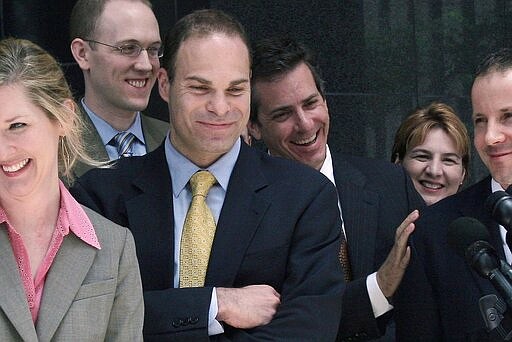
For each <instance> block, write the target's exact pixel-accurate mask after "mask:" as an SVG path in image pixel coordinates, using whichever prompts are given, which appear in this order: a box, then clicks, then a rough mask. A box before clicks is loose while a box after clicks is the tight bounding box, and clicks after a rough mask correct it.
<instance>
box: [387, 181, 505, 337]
mask: <svg viewBox="0 0 512 342" xmlns="http://www.w3.org/2000/svg"><path fill="white" fill-rule="evenodd" d="M490 194H491V184H490V177H487V178H486V179H484V180H482V181H480V182H479V183H477V184H475V185H473V186H471V187H469V188H468V189H466V190H464V191H462V192H460V193H458V194H456V195H453V196H451V197H448V198H446V199H444V200H443V201H440V202H438V203H436V204H435V205H433V206H431V207H429V208H428V209H427V210H426V211H425V212H424V214H423V215H422V217H421V218H420V219H419V221H418V223H417V225H416V230H415V232H414V233H413V237H412V239H411V240H412V241H411V243H412V246H413V254H412V260H411V264H410V265H409V268H408V270H407V272H406V275H405V278H404V280H403V282H402V285H401V286H400V289H399V291H398V293H397V297H396V305H397V306H396V310H395V311H396V323H397V337H398V338H399V340H400V341H489V340H492V338H490V336H489V335H488V334H487V333H486V331H485V325H484V320H483V319H482V316H481V314H480V310H479V307H478V301H479V299H480V298H481V297H482V296H484V295H487V294H496V291H495V290H494V288H493V286H492V284H491V282H490V281H489V280H487V279H484V278H482V277H480V276H479V275H478V274H477V273H476V272H474V271H473V270H472V269H471V267H470V266H469V265H468V264H467V263H466V262H465V260H464V258H462V257H461V256H459V255H457V254H456V253H455V251H454V250H453V249H452V248H451V247H450V246H449V245H448V242H447V230H448V227H449V224H450V223H451V222H452V221H453V220H455V219H456V218H458V217H461V216H469V217H473V218H476V219H477V220H479V221H480V222H482V223H483V224H484V225H485V226H486V227H487V228H488V230H489V233H490V236H491V239H490V240H491V241H490V243H491V244H492V245H493V246H494V248H495V249H496V250H497V251H498V253H499V255H500V257H501V258H504V252H503V247H502V242H501V237H500V235H499V228H498V224H497V223H496V222H494V221H493V219H492V218H491V216H490V213H489V212H487V211H486V210H485V208H484V203H485V200H486V199H487V198H488V197H489V195H490Z"/></svg>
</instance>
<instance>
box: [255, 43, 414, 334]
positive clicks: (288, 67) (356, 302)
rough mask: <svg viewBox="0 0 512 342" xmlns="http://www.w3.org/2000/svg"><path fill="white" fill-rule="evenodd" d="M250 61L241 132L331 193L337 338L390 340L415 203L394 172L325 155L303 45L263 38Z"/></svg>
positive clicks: (317, 89)
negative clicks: (325, 182)
mask: <svg viewBox="0 0 512 342" xmlns="http://www.w3.org/2000/svg"><path fill="white" fill-rule="evenodd" d="M253 58H254V64H253V74H252V82H253V83H252V88H253V93H252V103H251V119H250V123H249V125H248V128H249V132H250V133H251V135H252V136H253V137H255V138H256V139H262V140H263V142H264V143H265V145H266V146H267V147H268V150H269V153H270V154H271V155H275V156H280V157H284V158H287V159H292V160H296V161H298V162H300V163H302V164H306V165H309V166H311V167H312V168H314V169H316V170H318V171H320V172H321V173H323V174H324V175H325V176H327V178H329V180H330V181H331V182H332V183H333V184H335V185H336V188H337V189H338V198H339V203H338V205H339V207H340V211H339V213H338V214H339V215H340V217H341V218H342V222H343V226H340V232H342V233H343V234H344V236H345V237H346V239H345V240H346V245H348V247H346V245H345V242H343V244H344V246H343V247H341V246H340V250H341V251H342V252H341V255H343V254H344V252H343V250H346V249H348V260H347V259H346V258H345V257H340V259H341V262H342V264H343V266H344V269H345V279H346V280H349V283H348V284H347V289H346V291H345V293H344V295H343V301H342V302H339V303H338V305H339V306H340V307H343V310H342V318H341V323H340V329H339V333H338V340H354V339H355V340H357V339H368V338H376V337H379V336H381V335H383V334H386V335H385V336H384V339H385V340H387V341H392V340H394V338H393V336H394V331H393V329H387V330H386V325H387V324H388V322H389V317H390V313H391V312H392V309H393V306H392V305H391V303H390V299H391V297H392V296H393V294H394V292H395V290H396V288H397V287H398V285H399V284H400V280H401V278H402V276H403V273H404V270H405V267H406V266H407V263H408V261H409V255H410V252H409V249H408V248H407V238H408V237H409V234H410V233H411V232H412V230H413V229H414V225H413V222H414V220H415V219H416V218H417V217H418V213H417V212H416V211H414V212H413V213H412V214H411V215H409V216H408V214H409V213H410V212H411V211H412V210H413V209H416V208H418V207H422V205H423V203H422V200H421V198H420V197H419V195H418V194H417V193H416V191H415V190H414V187H413V186H412V183H411V180H410V179H409V178H408V177H407V175H406V173H405V172H404V170H403V169H402V168H400V167H398V166H396V165H393V164H391V163H386V162H384V161H376V160H369V159H366V158H357V157H352V156H347V155H341V154H331V151H330V149H329V146H328V145H327V138H328V133H329V122H330V118H329V112H328V108H327V101H326V98H325V94H324V87H323V81H322V80H321V78H320V75H319V73H318V70H317V68H316V66H315V62H314V60H313V57H312V55H311V54H310V53H309V51H308V50H307V49H306V47H305V46H303V45H302V44H300V43H298V42H296V41H294V40H292V39H290V38H286V37H284V38H279V37H276V38H270V39H264V40H262V41H260V42H258V43H256V44H255V48H254V53H253ZM404 219H405V220H404ZM402 220H404V221H403V222H402ZM397 227H398V228H397ZM395 236H396V237H395ZM390 250H391V251H390ZM388 253H389V254H388ZM385 260H386V261H385Z"/></svg>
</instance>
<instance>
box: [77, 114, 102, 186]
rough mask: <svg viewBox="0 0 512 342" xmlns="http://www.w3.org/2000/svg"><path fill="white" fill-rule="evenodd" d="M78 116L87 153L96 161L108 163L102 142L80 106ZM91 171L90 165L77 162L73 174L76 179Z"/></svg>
mask: <svg viewBox="0 0 512 342" xmlns="http://www.w3.org/2000/svg"><path fill="white" fill-rule="evenodd" d="M79 110H80V116H81V118H82V120H83V122H84V125H85V128H84V133H83V135H82V139H83V140H84V141H83V144H84V146H85V148H86V151H87V153H88V154H89V155H90V156H91V157H92V158H94V159H96V160H98V161H108V160H109V158H108V154H107V151H106V150H105V146H103V141H102V140H101V137H100V135H99V133H98V131H97V130H96V127H94V124H93V123H92V121H91V118H89V115H87V113H86V112H85V109H84V108H83V107H82V104H80V105H79ZM90 169H91V166H90V165H87V164H85V163H83V162H81V161H78V162H77V163H76V165H75V167H74V172H75V175H76V176H77V177H79V176H81V175H83V174H84V173H85V172H87V171H88V170H90Z"/></svg>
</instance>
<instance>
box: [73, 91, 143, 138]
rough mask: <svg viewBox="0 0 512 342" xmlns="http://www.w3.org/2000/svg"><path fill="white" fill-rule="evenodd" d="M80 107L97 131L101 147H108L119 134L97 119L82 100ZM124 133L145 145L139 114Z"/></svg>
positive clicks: (99, 118)
mask: <svg viewBox="0 0 512 342" xmlns="http://www.w3.org/2000/svg"><path fill="white" fill-rule="evenodd" d="M81 103H82V106H83V107H84V109H85V112H86V113H87V115H89V118H90V119H91V121H92V123H93V124H94V126H95V127H96V130H97V131H98V134H99V135H100V137H101V141H102V142H103V145H108V143H109V142H110V141H111V140H112V138H113V137H114V136H116V134H117V133H120V131H118V130H117V129H114V128H113V127H112V126H110V124H109V123H108V122H106V121H105V120H103V119H102V118H101V117H99V116H98V115H97V114H96V113H94V112H93V111H92V110H91V109H90V108H89V107H87V105H86V104H85V101H84V99H83V98H82V100H81ZM126 132H131V133H132V134H133V135H135V136H136V137H137V139H139V141H140V142H142V143H143V144H145V141H144V134H143V133H142V124H141V118H140V112H137V113H136V115H135V120H134V121H133V123H132V125H131V126H130V127H129V128H128V129H127V130H126Z"/></svg>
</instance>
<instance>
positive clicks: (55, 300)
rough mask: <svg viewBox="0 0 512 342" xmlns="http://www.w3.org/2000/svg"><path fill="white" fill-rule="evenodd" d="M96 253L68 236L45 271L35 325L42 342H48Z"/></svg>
mask: <svg viewBox="0 0 512 342" xmlns="http://www.w3.org/2000/svg"><path fill="white" fill-rule="evenodd" d="M95 255H96V249H95V248H93V247H91V246H89V245H87V244H85V243H84V242H82V241H81V240H80V239H79V238H78V237H76V236H75V235H74V234H73V233H69V234H68V235H67V236H66V237H65V238H64V241H63V242H62V245H61V247H60V249H59V252H58V253H57V256H56V257H55V259H54V261H53V264H52V266H51V268H50V270H49V271H48V274H47V276H46V281H45V285H44V292H43V297H42V299H41V307H40V309H39V316H38V321H37V328H36V329H37V332H38V335H39V338H40V339H41V340H42V341H50V340H51V339H52V337H53V335H54V334H55V331H56V330H57V328H58V327H59V324H60V323H61V322H62V319H63V317H64V315H65V314H66V312H67V311H68V310H69V308H70V306H71V304H72V303H73V299H74V298H75V296H76V294H77V292H78V290H79V289H80V287H81V286H82V283H83V281H84V279H85V277H86V275H87V273H88V272H89V269H90V268H91V265H92V263H93V261H94V257H95Z"/></svg>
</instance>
